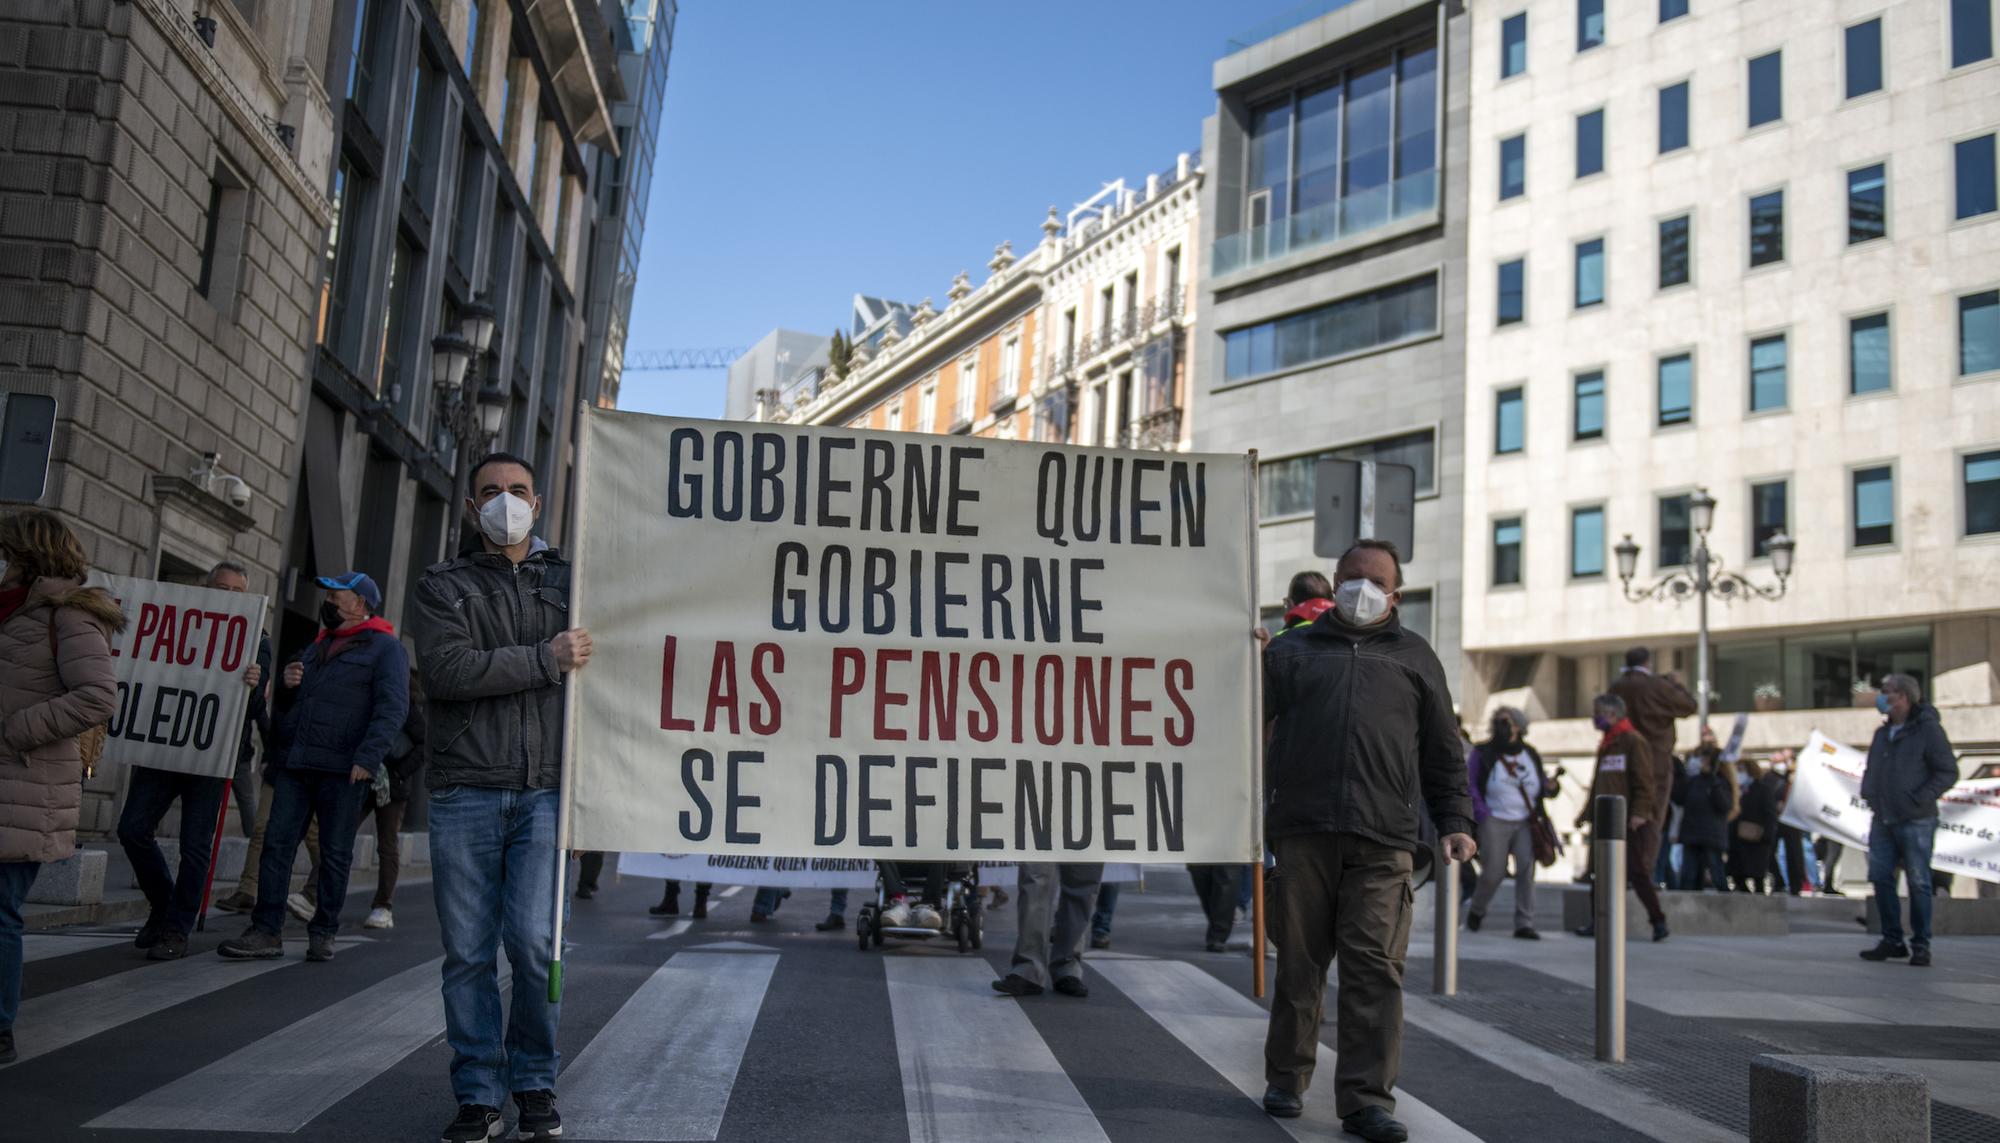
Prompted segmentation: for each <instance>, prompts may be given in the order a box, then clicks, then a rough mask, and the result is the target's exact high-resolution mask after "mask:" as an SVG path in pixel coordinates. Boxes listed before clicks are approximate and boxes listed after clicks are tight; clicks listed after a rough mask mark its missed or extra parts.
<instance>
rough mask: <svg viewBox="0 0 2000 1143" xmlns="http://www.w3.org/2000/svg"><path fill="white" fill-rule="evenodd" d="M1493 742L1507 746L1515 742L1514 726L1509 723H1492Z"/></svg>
mask: <svg viewBox="0 0 2000 1143" xmlns="http://www.w3.org/2000/svg"><path fill="white" fill-rule="evenodd" d="M1493 741H1495V742H1498V743H1500V744H1502V745H1508V744H1511V743H1512V742H1514V741H1515V735H1514V724H1513V723H1509V722H1496V723H1494V724H1493Z"/></svg>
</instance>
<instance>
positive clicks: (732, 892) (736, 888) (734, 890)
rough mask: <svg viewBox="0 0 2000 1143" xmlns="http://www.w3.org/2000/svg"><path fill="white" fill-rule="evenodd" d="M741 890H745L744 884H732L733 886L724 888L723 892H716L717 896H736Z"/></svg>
mask: <svg viewBox="0 0 2000 1143" xmlns="http://www.w3.org/2000/svg"><path fill="white" fill-rule="evenodd" d="M741 892H743V886H741V885H731V886H730V887H729V888H727V889H724V890H723V891H722V892H720V893H717V894H716V896H717V897H734V896H736V895H737V894H738V893H741Z"/></svg>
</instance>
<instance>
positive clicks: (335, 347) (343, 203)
mask: <svg viewBox="0 0 2000 1143" xmlns="http://www.w3.org/2000/svg"><path fill="white" fill-rule="evenodd" d="M370 186H371V184H370V183H369V181H368V180H367V179H366V178H365V177H363V176H362V175H361V174H360V172H358V171H357V170H355V168H354V164H353V161H352V160H351V159H349V158H348V157H347V156H346V155H342V156H341V157H340V159H339V163H338V165H337V166H336V167H335V168H334V172H333V194H332V196H331V198H332V200H333V221H332V222H331V223H330V224H328V226H327V228H326V253H325V256H324V257H323V258H321V259H320V265H321V267H323V269H322V274H323V275H324V277H322V278H321V280H320V294H319V342H320V344H321V345H324V346H326V347H327V349H328V350H330V351H331V352H332V353H333V355H334V357H336V358H337V359H339V360H340V361H342V362H344V363H345V364H346V365H347V366H348V368H350V369H354V370H355V371H356V372H361V370H360V369H359V368H358V365H359V362H358V361H357V360H356V359H357V357H358V356H359V354H360V348H359V346H358V345H357V342H359V340H360V338H359V334H360V332H361V328H362V323H360V322H350V321H349V320H347V319H348V315H349V313H350V312H353V311H354V310H355V308H356V303H357V301H358V299H357V298H356V297H355V294H356V292H357V291H358V290H359V289H360V285H361V284H360V283H359V282H358V281H357V280H356V275H355V272H354V270H355V264H356V260H357V259H358V258H359V256H360V251H361V250H362V249H363V248H365V247H366V246H367V245H368V227H367V220H368V214H369V211H368V207H369V199H370V198H371V197H372V196H371V195H370V193H369V191H370Z"/></svg>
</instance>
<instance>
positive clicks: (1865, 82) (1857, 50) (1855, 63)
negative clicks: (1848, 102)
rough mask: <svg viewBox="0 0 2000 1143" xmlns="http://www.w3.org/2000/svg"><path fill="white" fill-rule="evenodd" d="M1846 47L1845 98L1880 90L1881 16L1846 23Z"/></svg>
mask: <svg viewBox="0 0 2000 1143" xmlns="http://www.w3.org/2000/svg"><path fill="white" fill-rule="evenodd" d="M1844 37H1845V44H1846V48H1847V98H1849V99H1853V98H1854V97H1855V96H1857V95H1867V94H1868V93H1869V92H1871V91H1880V90H1882V19H1881V17H1879V16H1878V17H1876V18H1875V19H1873V20H1867V21H1863V22H1862V23H1859V24H1850V25H1848V27H1847V30H1846V32H1845V33H1844Z"/></svg>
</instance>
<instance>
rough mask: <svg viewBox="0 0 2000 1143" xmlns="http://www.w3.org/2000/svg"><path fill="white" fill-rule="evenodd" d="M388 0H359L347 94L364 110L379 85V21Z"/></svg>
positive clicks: (356, 1)
mask: <svg viewBox="0 0 2000 1143" xmlns="http://www.w3.org/2000/svg"><path fill="white" fill-rule="evenodd" d="M383 2H384V0H372V2H371V0H355V2H354V39H353V40H352V41H350V42H349V44H348V52H349V54H348V57H347V98H348V99H349V100H351V101H352V102H353V103H354V104H355V105H357V106H359V107H360V108H361V109H362V110H363V111H364V112H365V111H367V110H369V104H370V99H369V96H370V94H371V93H372V92H373V90H374V86H375V59H374V56H375V41H376V40H377V39H378V38H379V37H378V36H377V35H376V34H375V22H376V20H377V19H378V17H379V9H380V8H381V7H382V4H383Z"/></svg>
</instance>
